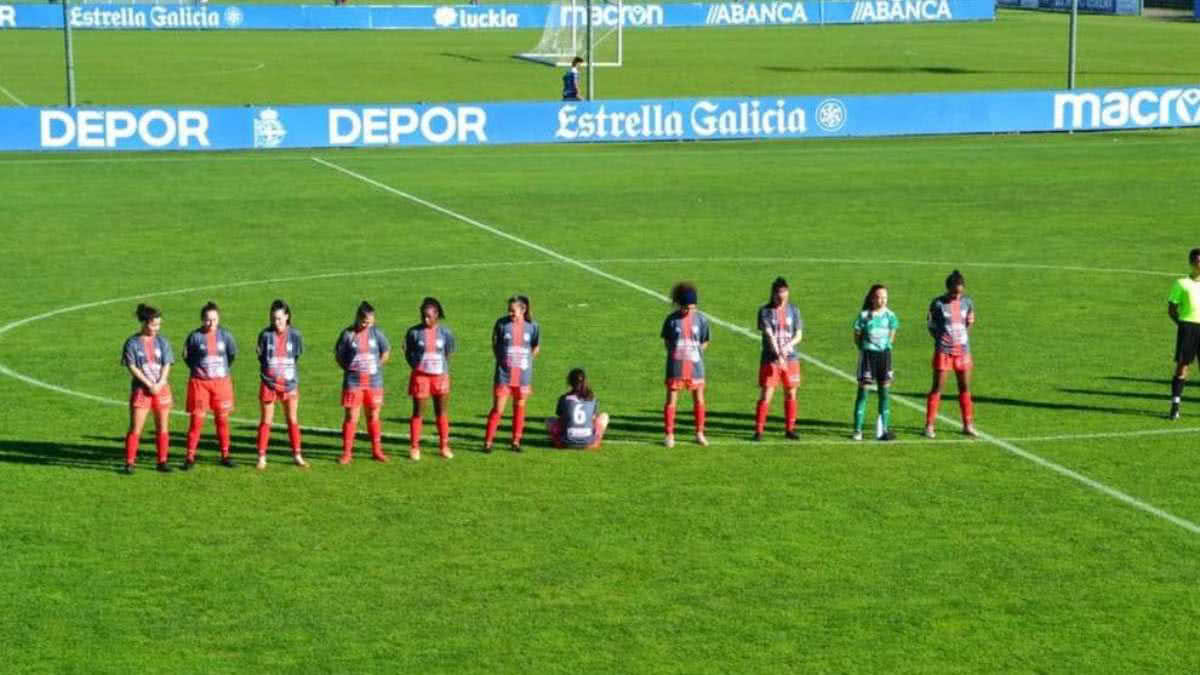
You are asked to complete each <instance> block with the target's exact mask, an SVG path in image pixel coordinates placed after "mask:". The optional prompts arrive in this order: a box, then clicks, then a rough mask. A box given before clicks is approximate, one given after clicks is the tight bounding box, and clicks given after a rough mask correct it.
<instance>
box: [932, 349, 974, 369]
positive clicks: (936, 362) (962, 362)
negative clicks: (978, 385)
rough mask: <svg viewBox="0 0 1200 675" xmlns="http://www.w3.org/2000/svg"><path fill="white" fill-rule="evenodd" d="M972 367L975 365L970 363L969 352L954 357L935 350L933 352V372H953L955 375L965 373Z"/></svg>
mask: <svg viewBox="0 0 1200 675" xmlns="http://www.w3.org/2000/svg"><path fill="white" fill-rule="evenodd" d="M973 367H975V363H974V362H973V361H971V353H970V352H966V353H964V354H959V355H958V356H954V355H953V354H946V353H945V352H940V351H938V350H936V349H935V350H933V369H934V370H953V371H954V372H956V373H965V372H967V371H968V370H970V369H971V368H973Z"/></svg>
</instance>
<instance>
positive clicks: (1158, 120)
mask: <svg viewBox="0 0 1200 675" xmlns="http://www.w3.org/2000/svg"><path fill="white" fill-rule="evenodd" d="M1194 124H1200V89H1197V88H1190V89H1166V90H1163V91H1162V92H1161V93H1159V92H1157V91H1154V90H1151V89H1140V90H1137V91H1134V92H1132V93H1129V92H1125V91H1110V92H1107V93H1092V92H1083V93H1062V94H1055V95H1054V128H1055V129H1122V128H1128V127H1170V126H1186V125H1194Z"/></svg>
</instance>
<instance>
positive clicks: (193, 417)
mask: <svg viewBox="0 0 1200 675" xmlns="http://www.w3.org/2000/svg"><path fill="white" fill-rule="evenodd" d="M946 290H947V292H946V293H945V294H944V295H941V296H938V297H937V298H935V299H934V300H933V302H932V303H931V304H930V307H929V313H928V316H927V324H928V328H929V332H930V334H931V336H932V337H933V338H934V356H933V373H934V376H933V385H932V387H931V390H930V393H929V396H928V399H927V404H926V427H925V435H926V436H928V437H930V438H932V437H933V436H934V433H935V432H934V421H935V419H936V417H937V410H938V406H939V402H940V396H941V389H942V386H943V384H944V382H945V377H946V373H947V372H948V371H949V370H954V371H955V373H956V375H957V378H958V388H959V402H960V406H961V409H962V419H963V433H965V434H967V435H970V436H974V435H975V431H974V427H973V426H972V409H971V408H972V406H971V398H970V393H969V390H968V388H969V382H970V373H971V368H972V360H971V354H970V347H969V343H968V330H969V328H970V327H971V325H972V324H973V323H974V321H975V311H974V305H973V303H972V301H971V299H970V298H969V297H968V296H966V295H965V294H964V281H963V277H962V274H960V273H959V272H958V270H954V272H953V273H951V275H950V276H949V277H947V279H946ZM789 292H790V291H789V288H788V283H787V281H786V280H784V279H783V278H782V277H779V278H776V279H775V281H774V282H772V284H771V292H770V297H769V300H768V302H767V304H765V305H763V306H762V307H760V308H759V311H758V319H757V320H758V329H759V331H760V332H761V333H762V354H761V364H760V368H759V387H760V395H759V399H758V403H757V408H756V411H755V431H754V436H753V438H754V440H756V441H757V440H761V439H762V434H763V431H764V429H765V426H766V421H767V415H768V410H769V406H770V403H771V400H772V398H773V397H774V393H775V390H776V389H777V388H782V389H783V390H784V394H785V398H784V412H785V435H786V437H787V438H790V439H794V438H798V434H797V432H796V390H797V388H798V386H799V384H800V380H801V368H800V360H799V353H798V352H797V350H796V347H797V345H798V344H799V343H800V341H801V339H802V338H803V334H804V322H803V319H802V318H801V316H800V312H799V311H798V310H797V309H796V307H795V306H794V305H792V304H791V303H790V302H789ZM671 297H672V300H673V301H674V303H675V304H676V306H677V308H676V310H675V311H673V312H672V313H671V314H670V315H668V316H667V318H666V320H665V321H664V322H663V326H662V331H661V333H660V336H661V337H662V339H663V343H664V346H665V347H666V379H665V386H666V403H665V405H664V407H663V428H664V432H665V436H664V444H665V445H666V447H668V448H670V447H674V445H675V416H676V407H677V401H678V395H679V392H681V391H685V390H686V391H688V392H690V393H691V395H692V401H693V412H694V419H695V432H696V435H695V438H696V442H697V443H698V444H699V445H702V446H707V445H708V440H707V438H706V437H705V435H704V429H705V400H704V391H705V366H704V358H703V354H704V352H705V350H706V349H707V348H708V345H709V341H710V331H709V322H708V319H707V318H706V317H705V316H704V314H702V313H701V312H699V311H698V310H697V303H698V300H699V298H698V293H697V290H696V287H695V285H693V284H691V283H688V282H681V283H678V284H676V285H675V286H674V288H672V290H671ZM887 301H888V292H887V287H886V286H883V285H882V284H876V285H874V286H872V287H871V288H870V290H869V291H868V293H867V296H866V298H865V299H864V301H863V306H862V309H861V311H860V312H859V313H858V315H857V316H856V317H855V320H854V324H853V327H854V344H855V346H856V347H857V348H858V350H859V359H858V368H857V379H858V391H857V395H856V398H855V404H854V418H853V419H854V432H853V435H852V438H854V439H855V440H862V437H863V425H864V420H865V417H866V399H867V391H868V387H869V386H871V385H877V386H876V388H877V391H878V393H879V416H880V421H881V428H880V429H879V431H878V433H877V438H878V439H879V440H890V439H893V438H895V436H894V435H893V434H892V432H891V431H890V406H889V395H888V390H889V388H890V386H891V382H892V375H893V372H892V364H891V352H892V344H893V342H894V341H895V337H896V331H897V329H898V328H899V320H898V319H897V317H896V315H895V314H894V313H893V312H892V311H891V310H890V309H889V308H888V306H887ZM420 315H421V322H420V323H419V324H417V325H415V326H413V327H411V328H409V329H408V331H407V333H406V334H405V340H404V356H405V360H406V361H407V362H408V364H409V366H410V367H411V368H412V372H411V375H410V377H409V387H408V393H409V395H410V396H411V397H412V400H413V409H412V417H411V418H410V421H409V432H410V448H409V457H410V458H411V459H414V460H417V459H420V456H421V450H420V441H421V433H422V426H423V416H424V402H425V401H426V400H427V399H432V400H433V408H434V414H435V418H436V420H437V431H438V440H439V444H438V449H439V454H440V455H441V456H442V457H444V458H447V459H448V458H451V457H453V453H452V451H451V449H450V420H449V394H450V375H449V366H450V357H451V355H452V354H453V353H454V352H455V351H456V345H455V338H454V334H453V333H452V332H451V331H450V330H449V328H447V327H446V326H445V325H444V323H443V319H445V312H444V310H443V309H442V305H441V303H440V302H439V301H438V300H437V299H436V298H431V297H427V298H425V299H424V300H422V302H421V306H420ZM137 318H138V320H139V321H140V322H141V330H140V331H139V332H138V333H136V334H134V335H132V336H130V337H129V339H128V340H126V342H125V345H124V349H123V353H122V358H121V363H122V365H124V366H125V367H126V368H127V369H128V370H129V372H130V374H131V375H132V382H131V393H130V399H129V410H130V422H129V431H128V433H127V434H126V437H125V471H126V472H132V471H133V468H134V465H135V463H136V459H137V452H138V446H139V439H140V438H141V434H142V430H143V428H144V427H145V423H146V419H147V418H148V417H149V415H150V413H153V414H154V419H155V425H156V430H157V436H156V450H157V468H158V470H159V471H170V470H171V467H170V466H169V465H168V464H167V456H168V449H169V440H168V439H169V436H168V433H167V427H168V416H169V414H170V410H171V407H172V405H173V398H172V394H171V389H170V386H169V384H168V376H169V374H170V370H171V365H172V363H174V354H173V352H172V350H171V346H170V344H169V343H168V342H167V340H166V339H165V338H163V336H162V335H161V334H160V329H161V325H162V316H161V313H160V312H159V311H158V310H157V309H155V308H153V307H149V306H147V305H144V304H142V305H138V308H137ZM200 319H201V325H200V327H199V328H197V329H196V330H194V331H192V332H191V333H189V334H188V336H187V339H186V340H185V341H184V346H183V358H184V361H185V363H186V364H187V366H188V368H189V370H190V376H189V378H188V384H187V406H186V410H187V412H188V414H189V415H190V423H189V426H188V433H187V448H186V456H185V458H184V462H183V465H182V467H181V468H182V469H184V470H188V469H191V468H192V467H193V466H194V465H195V462H196V448H197V446H198V444H199V439H200V432H201V429H202V428H203V425H204V421H205V418H206V417H207V415H208V413H209V412H210V411H211V412H212V414H213V418H214V422H215V426H216V431H217V441H218V446H219V448H220V453H221V459H220V462H221V464H223V465H225V466H233V460H232V458H231V457H230V432H229V415H230V413H231V412H232V411H233V403H234V401H233V386H232V381H231V379H230V372H231V370H230V369H231V367H232V365H233V363H234V360H235V359H236V358H237V355H238V348H237V343H236V342H235V341H234V338H233V335H232V334H230V333H229V331H227V330H226V329H225V328H223V327H221V325H220V309H219V308H218V307H217V305H216V304H215V303H212V302H210V303H208V304H206V305H205V306H204V307H203V308H202V309H201V311H200ZM291 320H292V315H291V308H290V307H289V306H288V304H287V303H286V302H284V301H282V300H276V301H274V302H273V303H272V304H271V308H270V325H268V326H267V327H266V328H264V329H263V330H262V332H261V333H259V335H258V342H257V346H256V351H257V355H258V360H259V366H260V369H259V374H260V383H259V403H260V405H261V408H260V409H261V417H260V423H259V427H258V439H257V448H258V465H257V466H258V468H259V469H263V468H266V453H267V447H268V444H269V440H270V433H271V428H272V425H273V422H274V413H275V404H276V403H279V404H280V405H282V406H283V409H284V411H285V413H286V416H287V428H288V439H289V442H290V445H291V450H292V457H293V461H294V463H295V464H297V465H299V466H308V463H307V461H306V460H305V459H304V456H303V454H302V451H301V432H300V423H299V418H298V405H299V379H298V370H297V363H298V361H299V359H300V357H301V355H302V354H303V353H304V342H303V340H302V338H301V335H300V332H299V331H297V330H296V329H295V328H294V327H293V326H292V325H291ZM540 345H541V330H540V327H539V325H538V323H537V322H536V321H534V319H533V315H532V311H531V303H530V300H529V298H528V297H526V296H523V295H514V296H513V297H511V298H509V299H508V312H507V314H506V315H505V316H503V317H501V318H500V319H498V320H497V321H496V323H495V325H494V327H493V329H492V349H493V353H494V355H495V360H496V365H495V372H494V377H493V382H494V387H493V392H492V394H493V403H492V409H491V411H490V412H489V414H488V418H487V427H486V432H485V436H484V447H483V449H484V451H485V452H491V451H492V449H493V444H494V442H495V438H496V431H497V428H498V427H499V425H500V420H501V417H502V415H503V413H504V412H505V409H506V408H507V405H508V400H509V399H510V398H511V399H512V400H513V415H512V449H513V450H514V451H517V452H520V450H521V439H522V436H523V433H524V427H525V403H526V401H527V399H528V397H529V395H530V394H531V393H532V382H533V361H534V358H535V357H536V356H537V355H538V352H539V350H540ZM391 352H392V349H391V343H390V342H389V341H388V338H387V336H386V335H385V334H384V333H383V331H381V330H380V329H379V328H378V326H376V325H375V309H374V308H373V307H372V306H371V305H370V303H368V302H366V301H364V302H362V303H361V304H360V305H359V306H358V309H357V311H356V313H355V319H354V323H352V324H351V325H350V326H347V327H346V328H345V329H344V330H342V331H341V333H340V334H339V336H338V340H337V343H336V344H335V346H334V358H335V360H336V361H337V364H338V366H339V367H341V369H342V371H343V379H342V407H343V408H344V410H345V418H344V420H343V423H342V455H341V458H340V459H339V463H340V464H347V463H349V462H350V461H351V460H352V458H353V450H354V441H355V436H356V435H357V429H358V423H359V417H360V416H361V412H362V409H363V408H364V407H365V408H366V412H367V415H366V417H367V421H366V426H367V431H368V434H369V436H370V439H371V456H372V458H373V459H375V460H377V461H381V462H387V461H388V460H389V458H388V455H387V454H385V453H384V451H383V448H382V440H381V438H382V431H381V420H380V410H381V409H382V407H383V400H384V393H383V392H384V390H383V366H384V365H385V364H387V363H388V361H389V360H390V358H391ZM567 383H568V386H569V387H570V389H569V390H568V391H567V392H566V393H564V394H563V395H562V396H561V397H560V398H559V400H558V404H557V406H556V411H555V417H552V418H549V419H547V420H546V423H547V428H548V431H549V434H550V438H551V441H552V443H553V445H554V446H555V447H560V448H583V449H596V448H599V446H600V443H601V441H602V440H603V437H604V432H605V430H606V429H607V426H608V415H607V414H604V413H600V412H598V410H597V408H596V398H595V394H594V393H593V392H592V390H591V388H590V386H589V385H588V381H587V376H586V374H585V373H584V372H583V370H582V369H578V368H576V369H574V370H572V371H571V372H570V373H569V374H568V377H567Z"/></svg>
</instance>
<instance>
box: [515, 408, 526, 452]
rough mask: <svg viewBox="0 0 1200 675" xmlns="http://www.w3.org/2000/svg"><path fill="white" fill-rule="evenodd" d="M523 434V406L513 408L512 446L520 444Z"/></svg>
mask: <svg viewBox="0 0 1200 675" xmlns="http://www.w3.org/2000/svg"><path fill="white" fill-rule="evenodd" d="M524 433H525V406H523V405H514V406H513V445H520V444H521V436H522V435H523V434H524Z"/></svg>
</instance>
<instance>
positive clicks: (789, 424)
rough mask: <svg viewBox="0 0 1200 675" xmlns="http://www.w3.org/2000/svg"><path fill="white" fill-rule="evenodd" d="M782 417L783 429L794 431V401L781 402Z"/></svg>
mask: <svg viewBox="0 0 1200 675" xmlns="http://www.w3.org/2000/svg"><path fill="white" fill-rule="evenodd" d="M783 415H784V424H785V426H784V428H785V429H786V430H787V431H795V430H796V399H794V398H785V399H784V400H783Z"/></svg>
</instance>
